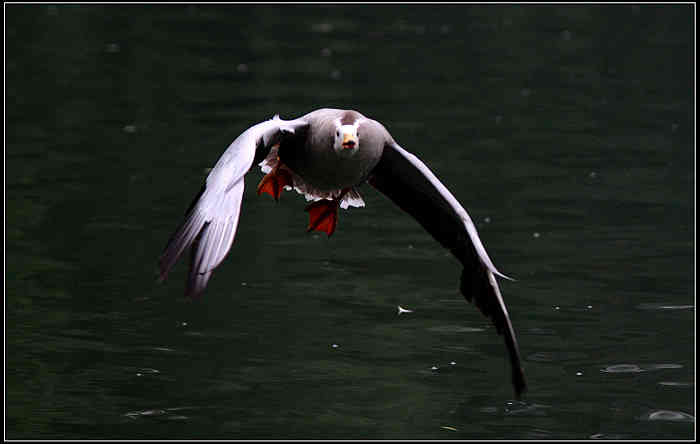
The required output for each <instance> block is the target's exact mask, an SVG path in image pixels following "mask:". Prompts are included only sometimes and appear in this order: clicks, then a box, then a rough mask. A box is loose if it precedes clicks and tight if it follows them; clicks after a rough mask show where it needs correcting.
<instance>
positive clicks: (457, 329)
mask: <svg viewBox="0 0 700 444" xmlns="http://www.w3.org/2000/svg"><path fill="white" fill-rule="evenodd" d="M428 331H435V332H438V333H474V332H478V331H484V329H483V328H478V327H461V326H459V325H440V326H437V327H430V328H429V329H428Z"/></svg>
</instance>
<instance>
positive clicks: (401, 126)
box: [5, 5, 695, 439]
mask: <svg viewBox="0 0 700 444" xmlns="http://www.w3.org/2000/svg"><path fill="white" fill-rule="evenodd" d="M5 11H6V30H5V38H6V59H5V60H6V68H5V75H6V99H5V105H6V113H7V114H6V120H5V123H6V135H5V160H6V167H5V174H6V176H5V199H6V203H5V209H6V217H5V224H6V225H5V258H6V266H5V276H6V281H5V309H6V311H5V335H6V336H5V346H6V355H5V360H6V361H5V364H6V367H5V376H6V383H5V384H6V385H5V388H6V396H5V400H6V406H5V407H6V437H7V438H9V439H29V438H42V439H146V438H148V439H187V438H199V439H253V438H256V439H263V438H276V439H286V438H293V439H301V438H330V439H343V438H345V439H363V438H377V439H382V438H393V439H587V438H624V439H644V438H661V439H674V438H675V439H678V438H685V439H688V438H692V437H693V434H694V425H695V416H694V415H695V410H694V403H695V398H694V394H695V386H694V374H695V368H694V317H695V298H694V288H695V280H694V278H695V274H694V273H695V272H694V266H693V261H694V241H695V238H694V212H695V207H694V169H693V167H692V166H691V165H692V164H693V161H694V145H693V134H694V133H693V131H694V121H695V116H694V114H693V81H694V80H693V79H694V77H693V68H694V64H693V54H694V47H693V44H692V36H693V15H694V11H693V10H692V6H688V5H685V6H684V5H676V6H663V7H657V6H646V5H645V6H629V5H626V6H614V7H611V6H568V7H567V6H556V7H553V6H538V7H535V6H503V5H500V6H472V5H463V6H427V5H426V6H410V7H409V6H373V7H370V6H298V5H297V6H281V5H257V6H236V5H228V6H194V5H170V6H148V5H145V6H144V5H125V6H116V5H113V6H87V5H59V6H51V5H7V6H6V8H5ZM324 106H334V107H343V108H354V109H357V110H359V111H361V112H363V113H365V114H366V115H368V116H370V117H373V118H376V119H378V120H380V121H382V122H383V123H384V124H385V125H386V126H387V127H388V129H389V130H390V131H391V132H392V134H393V135H394V137H395V138H396V140H397V141H398V142H399V143H400V144H401V145H402V146H404V147H405V148H406V149H408V150H409V151H412V152H414V153H415V154H417V155H419V156H420V157H421V158H422V159H423V160H424V161H425V162H426V163H427V164H428V165H429V166H430V167H431V168H432V169H433V170H434V171H435V173H436V174H437V175H438V176H439V177H440V178H441V179H442V180H443V182H444V183H445V184H446V185H447V186H448V187H449V188H450V189H451V190H452V191H453V193H454V194H455V195H456V197H457V198H458V199H459V200H460V201H461V202H462V203H463V204H464V206H465V207H466V208H467V210H468V211H469V212H470V214H471V216H472V218H473V219H474V221H475V222H476V223H477V226H478V229H479V232H480V234H481V237H482V240H483V241H484V243H485V245H486V247H487V249H488V251H489V254H490V256H491V257H492V259H493V260H494V262H495V263H496V266H497V267H498V268H499V269H500V270H501V271H503V272H504V273H506V274H508V275H511V276H514V277H515V278H517V279H518V281H517V282H502V284H501V288H502V292H503V294H504V297H505V299H506V301H507V304H508V307H509V310H510V313H511V317H512V320H513V323H514V326H515V329H516V332H517V335H518V340H519V342H520V347H521V353H522V355H523V358H524V365H525V370H526V375H527V378H528V382H529V386H530V390H529V392H528V393H527V395H526V396H525V398H524V399H523V401H522V402H516V401H514V400H513V392H512V387H511V386H510V382H509V373H508V371H509V370H508V362H507V360H506V354H505V347H504V345H503V343H502V340H501V338H500V337H498V336H497V335H496V333H495V331H494V329H493V327H492V326H491V325H490V324H489V322H488V321H487V320H486V319H485V318H483V317H482V316H481V314H480V313H479V312H478V311H477V310H476V309H475V308H474V307H473V306H471V305H469V304H467V303H465V301H464V299H463V298H462V296H461V295H459V293H458V278H459V272H460V270H459V267H458V265H457V263H456V261H454V260H453V259H452V258H451V257H449V256H448V255H447V254H446V252H445V251H443V250H442V249H441V248H440V247H439V245H438V244H437V243H436V242H435V241H434V240H433V239H432V238H430V237H429V236H428V235H427V234H426V233H425V232H424V231H423V230H422V228H421V227H420V226H419V225H418V224H417V223H416V222H415V221H413V220H412V219H410V218H409V217H408V216H407V215H405V214H403V213H402V212H401V211H400V210H398V209H397V208H396V207H395V206H393V204H392V203H391V202H389V201H388V200H387V199H385V198H384V197H383V196H381V195H379V194H378V193H376V192H375V191H374V190H373V189H371V187H365V188H364V189H363V190H362V193H363V196H364V198H365V201H366V202H367V206H366V207H365V208H362V209H352V210H350V211H346V212H343V213H342V214H341V219H340V222H339V226H338V230H337V232H336V233H335V234H334V235H333V237H332V238H331V239H326V238H325V237H323V236H318V235H311V234H307V233H305V227H306V222H307V219H306V218H307V214H306V213H304V212H303V211H302V210H303V207H304V200H303V199H302V198H301V197H300V196H298V195H296V194H295V193H286V194H285V195H284V196H283V197H282V200H281V202H280V203H279V204H275V203H274V202H273V201H272V200H271V199H269V198H267V197H266V196H264V197H257V196H256V195H255V192H254V191H255V190H254V187H255V185H256V184H257V182H258V180H259V178H260V177H261V175H260V173H258V172H251V174H250V175H249V176H248V177H247V180H246V183H247V190H246V194H245V197H244V202H243V214H242V216H241V223H240V227H239V231H238V237H237V240H236V243H235V245H234V247H233V249H232V251H231V254H230V255H229V257H228V258H227V259H226V260H225V261H224V263H223V264H222V265H221V267H220V269H219V270H217V272H216V273H215V274H214V277H213V279H212V281H211V283H210V286H209V288H208V291H207V293H206V294H205V296H204V298H203V299H201V300H200V301H196V302H194V303H193V302H190V301H187V300H185V299H184V298H183V297H182V292H183V289H184V279H185V273H186V264H185V263H184V262H183V263H181V264H179V266H178V267H177V268H176V269H175V271H174V272H173V273H172V274H171V277H170V279H169V280H168V281H167V282H166V283H165V284H162V285H158V284H156V282H155V277H156V271H155V270H156V260H157V258H158V256H159V254H160V252H161V250H162V248H163V247H164V245H165V243H166V241H167V239H168V237H169V235H170V234H171V232H172V230H174V229H175V228H176V226H177V224H178V223H179V222H180V220H181V217H182V216H183V213H184V211H185V210H186V208H187V206H188V204H189V203H190V200H191V199H192V197H193V196H194V195H195V194H196V193H197V191H198V190H199V187H200V185H201V181H202V180H203V178H204V176H205V175H206V170H207V168H210V167H211V166H213V164H214V163H215V161H216V160H217V159H218V156H219V155H220V154H221V153H222V152H223V150H224V149H225V148H226V147H227V146H228V144H229V143H230V142H231V141H232V140H233V139H234V138H235V137H236V136H237V135H238V134H239V133H240V132H241V131H243V130H244V129H245V128H247V127H248V126H250V125H252V124H254V123H257V122H259V121H261V120H263V119H267V118H269V117H271V116H272V115H273V114H275V113H280V114H281V115H282V116H283V117H285V118H292V117H296V116H300V115H302V114H304V113H306V112H308V111H310V110H312V109H315V108H319V107H324ZM398 305H401V306H402V307H405V308H408V309H411V310H413V313H407V314H402V315H400V316H399V315H398V314H397V306H398ZM433 367H436V368H437V370H433Z"/></svg>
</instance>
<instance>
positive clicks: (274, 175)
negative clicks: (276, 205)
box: [257, 164, 294, 202]
mask: <svg viewBox="0 0 700 444" xmlns="http://www.w3.org/2000/svg"><path fill="white" fill-rule="evenodd" d="M280 165H281V164H277V166H276V167H275V168H273V169H272V171H270V172H269V173H267V175H265V177H263V178H262V180H261V181H260V183H259V184H258V190H257V191H258V196H259V195H260V194H262V193H267V194H269V195H270V196H272V197H273V198H274V199H275V201H278V202H279V200H280V195H282V190H283V189H284V187H285V186H287V185H289V186H294V181H293V180H292V175H291V174H290V173H289V171H288V170H287V169H286V168H281V167H280Z"/></svg>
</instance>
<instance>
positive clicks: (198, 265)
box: [158, 108, 527, 399]
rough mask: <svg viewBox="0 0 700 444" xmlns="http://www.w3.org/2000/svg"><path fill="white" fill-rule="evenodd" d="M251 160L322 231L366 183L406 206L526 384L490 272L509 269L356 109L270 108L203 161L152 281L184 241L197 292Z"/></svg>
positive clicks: (418, 167)
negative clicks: (296, 113) (284, 114)
mask: <svg viewBox="0 0 700 444" xmlns="http://www.w3.org/2000/svg"><path fill="white" fill-rule="evenodd" d="M254 164H258V166H260V168H261V170H262V173H263V174H264V177H263V178H262V180H261V181H260V183H259V184H258V186H257V189H256V191H257V194H258V195H262V194H269V195H270V196H272V198H274V199H275V200H276V201H278V200H279V199H280V196H281V194H282V191H284V190H295V191H296V192H297V193H299V194H302V195H304V197H305V198H306V200H307V202H308V201H310V202H311V203H309V204H308V205H307V206H306V207H305V209H304V210H305V211H306V212H308V213H309V224H308V226H307V231H309V232H312V231H318V232H321V233H326V234H327V235H328V237H330V236H331V235H332V234H333V233H334V232H335V229H336V227H337V224H338V213H339V208H343V209H348V208H350V207H363V206H364V205H365V202H364V200H363V198H362V195H361V194H360V193H359V191H358V188H359V187H360V186H361V185H363V184H365V183H368V184H369V185H371V186H372V187H373V188H375V189H376V190H378V191H379V192H380V193H382V194H384V195H385V196H386V197H387V198H388V199H389V200H391V201H393V202H394V203H395V204H396V205H397V206H398V207H399V208H401V209H402V210H403V211H405V212H406V213H408V214H409V215H411V216H413V217H414V218H415V219H416V220H417V221H418V223H419V224H420V225H421V226H422V227H423V228H424V229H425V230H426V231H427V232H428V233H430V234H431V235H432V236H433V237H434V238H435V240H437V241H438V243H440V244H441V245H442V246H443V247H444V248H446V249H447V250H449V251H450V252H451V253H452V255H453V256H454V257H455V258H456V259H457V260H458V261H459V262H460V264H461V265H462V267H463V269H462V272H461V276H460V285H459V289H460V292H461V293H462V295H463V296H464V298H465V299H466V300H467V301H468V302H471V303H473V304H474V305H475V306H476V307H477V308H478V309H479V310H480V311H481V312H482V314H483V315H485V316H486V317H487V318H490V320H491V322H492V323H493V325H494V326H495V328H496V331H497V333H498V334H499V335H501V336H503V338H504V342H505V345H506V349H507V352H508V356H509V360H510V366H511V381H512V385H513V388H514V391H515V395H516V398H518V399H520V397H521V395H522V393H524V392H525V391H526V389H527V384H526V381H525V374H524V370H523V367H522V363H521V359H520V351H519V348H518V342H517V340H516V335H515V331H514V329H513V326H512V323H511V320H510V316H509V314H508V310H507V309H506V304H505V301H504V299H503V297H502V295H501V291H500V288H499V286H498V282H497V281H496V276H498V277H501V278H504V279H510V280H512V279H511V278H509V277H508V276H506V275H504V274H502V273H501V272H499V271H498V270H497V269H496V267H495V266H494V264H493V262H492V261H491V259H490V258H489V255H488V254H487V253H486V249H485V247H484V245H483V243H482V242H481V240H480V238H479V234H478V233H477V230H476V226H475V225H474V223H473V221H472V219H471V217H470V216H469V214H468V213H467V211H466V210H465V209H464V207H463V206H462V205H461V204H460V203H459V201H458V200H457V199H456V198H455V196H454V195H453V194H452V193H451V192H450V191H449V190H448V189H447V188H446V187H445V185H443V183H442V182H441V181H440V180H439V179H438V178H437V177H436V176H435V174H434V173H433V172H432V171H431V170H430V168H428V166H426V164H425V163H423V161H421V160H420V159H419V158H418V157H417V156H415V155H414V154H412V153H410V152H408V151H407V150H405V149H404V148H402V147H401V146H400V145H399V144H398V143H397V142H396V141H395V140H394V138H393V137H392V135H391V134H390V133H389V131H388V130H387V129H386V127H385V126H384V125H383V124H382V123H380V122H379V121H377V120H374V119H371V118H369V117H366V116H365V115H363V114H362V113H360V112H358V111H355V110H348V109H336V108H321V109H317V110H314V111H311V112H309V113H307V114H305V115H303V116H301V117H298V118H295V119H289V120H285V119H282V118H280V116H279V115H278V114H275V115H274V116H273V117H272V118H271V119H269V120H264V121H262V122H260V123H257V124H255V125H253V126H251V127H250V128H248V129H246V130H245V131H243V133H241V134H240V135H239V136H238V137H237V138H236V139H235V140H234V141H233V142H232V143H231V144H230V145H229V147H228V148H227V149H226V150H225V151H224V153H223V154H222V155H221V157H220V158H219V160H218V161H217V163H216V164H215V165H214V167H213V168H212V169H211V171H210V172H209V174H208V176H207V178H206V180H205V182H204V184H203V185H202V187H201V189H200V191H199V193H198V194H197V195H196V196H195V198H194V200H193V201H192V203H191V205H190V206H189V208H188V210H187V211H186V214H185V217H184V220H183V222H182V223H181V224H180V226H179V227H178V228H177V229H176V231H175V232H174V233H173V234H172V236H171V237H170V239H169V241H168V243H167V245H166V247H165V248H164V250H163V253H162V255H161V256H160V258H159V261H158V262H159V270H160V271H159V281H161V282H162V281H164V280H165V279H166V278H167V276H168V273H169V272H170V270H171V269H172V268H173V266H174V265H175V263H176V262H177V261H178V259H179V258H180V256H181V255H182V253H183V252H184V251H185V250H186V249H187V248H190V269H189V274H188V277H187V284H186V288H185V294H186V296H189V297H191V298H199V297H200V296H201V294H202V293H203V292H204V290H205V288H206V286H207V283H208V282H209V279H210V278H211V275H212V272H213V271H214V269H215V268H217V267H218V266H219V265H220V264H221V262H222V260H223V259H224V258H225V256H226V255H227V254H228V252H229V250H230V249H231V246H232V244H233V241H234V237H235V234H236V229H237V227H238V220H239V216H240V212H241V203H242V198H243V190H244V176H245V175H246V173H247V172H248V171H249V170H251V169H252V167H253V165H254Z"/></svg>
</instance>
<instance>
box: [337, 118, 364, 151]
mask: <svg viewBox="0 0 700 444" xmlns="http://www.w3.org/2000/svg"><path fill="white" fill-rule="evenodd" d="M359 124H360V122H359V121H358V122H355V123H353V124H351V125H347V124H346V125H342V124H341V123H340V122H339V121H336V122H335V133H334V135H333V137H334V139H333V140H334V141H333V149H334V150H335V152H336V153H338V155H340V156H343V157H350V156H352V155H354V154H355V153H356V152H357V150H359V149H360V134H359Z"/></svg>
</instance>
